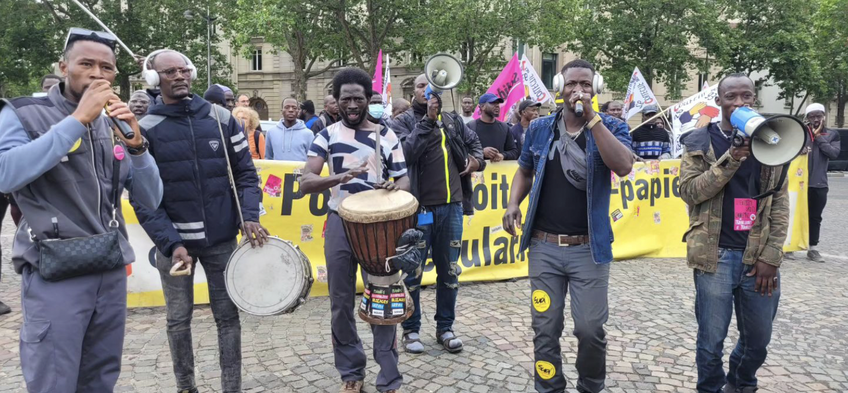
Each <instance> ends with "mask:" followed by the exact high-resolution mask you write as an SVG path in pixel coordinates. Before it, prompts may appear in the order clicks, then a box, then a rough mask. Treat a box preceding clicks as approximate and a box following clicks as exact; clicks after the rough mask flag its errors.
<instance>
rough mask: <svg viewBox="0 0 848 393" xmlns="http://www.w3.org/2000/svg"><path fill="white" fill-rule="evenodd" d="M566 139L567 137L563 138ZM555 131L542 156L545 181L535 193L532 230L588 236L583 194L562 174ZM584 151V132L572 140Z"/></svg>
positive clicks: (584, 193) (587, 215)
mask: <svg viewBox="0 0 848 393" xmlns="http://www.w3.org/2000/svg"><path fill="white" fill-rule="evenodd" d="M565 137H566V138H569V136H567V135H566V136H565ZM559 138H560V136H559V131H558V128H557V132H555V133H554V140H553V146H551V149H550V152H549V153H548V157H547V158H546V157H542V158H541V159H543V160H545V162H544V164H543V163H542V162H541V161H540V162H539V165H545V178H544V179H543V180H542V189H541V190H539V206H538V207H537V208H536V223H535V224H534V229H538V230H540V231H544V232H548V233H553V234H556V235H571V236H577V235H588V234H589V207H588V199H587V195H586V191H581V190H579V189H577V187H574V186H573V185H572V184H571V183H570V182H569V181H568V179H566V178H565V173H563V171H562V163H561V159H560V154H561V153H560V152H559V150H556V149H557V146H558V145H560V143H559ZM575 141H576V142H577V144H578V145H579V146H580V147H581V148H582V149H583V150H584V151H585V150H586V133H585V132H583V133H581V134H580V136H578V137H577V139H576V140H575Z"/></svg>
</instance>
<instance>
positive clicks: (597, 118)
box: [587, 113, 601, 130]
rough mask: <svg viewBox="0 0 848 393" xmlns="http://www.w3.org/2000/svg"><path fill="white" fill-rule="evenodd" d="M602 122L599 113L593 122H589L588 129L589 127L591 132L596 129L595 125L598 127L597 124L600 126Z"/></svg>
mask: <svg viewBox="0 0 848 393" xmlns="http://www.w3.org/2000/svg"><path fill="white" fill-rule="evenodd" d="M600 121H601V115H599V114H597V113H596V114H595V117H593V118H592V120H590V121H589V124H588V125H587V127H589V129H590V130H591V129H592V128H594V127H595V125H596V124H598V123H599V122H600Z"/></svg>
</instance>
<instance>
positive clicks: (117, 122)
mask: <svg viewBox="0 0 848 393" xmlns="http://www.w3.org/2000/svg"><path fill="white" fill-rule="evenodd" d="M103 109H105V110H106V115H107V116H109V120H112V124H113V125H114V126H115V127H117V128H118V131H121V135H123V136H124V138H126V139H133V138H135V132H133V130H132V127H130V125H129V124H127V122H125V121H123V120H121V119H118V118H115V117H112V114H111V113H109V108H108V105H107V106H106V107H104V108H103Z"/></svg>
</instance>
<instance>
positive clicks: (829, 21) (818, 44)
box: [812, 0, 848, 127]
mask: <svg viewBox="0 0 848 393" xmlns="http://www.w3.org/2000/svg"><path fill="white" fill-rule="evenodd" d="M846 21H848V0H821V6H820V7H819V9H818V11H817V12H816V14H815V15H814V18H813V27H814V30H813V31H814V37H815V39H814V40H813V42H812V48H814V56H815V60H816V61H817V62H818V64H819V65H820V72H821V74H820V75H821V81H822V83H821V84H820V85H819V86H818V87H819V89H818V90H817V91H815V93H814V96H815V97H816V98H817V99H819V100H820V101H822V102H830V101H833V100H835V101H836V108H837V111H836V118H835V120H836V125H837V126H838V127H843V126H844V125H845V104H846V103H848V27H846V26H848V25H846Z"/></svg>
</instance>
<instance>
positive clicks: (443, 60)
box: [424, 53, 465, 100]
mask: <svg viewBox="0 0 848 393" xmlns="http://www.w3.org/2000/svg"><path fill="white" fill-rule="evenodd" d="M464 73H465V70H464V69H463V67H462V63H461V62H460V61H459V60H457V58H455V57H453V56H451V55H449V54H446V53H439V54H436V55H433V56H431V57H430V58H429V59H427V62H426V63H424V76H425V77H427V83H428V85H427V90H426V92H425V94H426V95H427V99H428V100H429V99H430V95H431V94H433V93H435V94H441V93H442V92H443V91H445V90H450V89H453V88H454V87H456V86H457V85H458V84H459V82H462V77H463V76H464Z"/></svg>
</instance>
